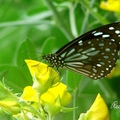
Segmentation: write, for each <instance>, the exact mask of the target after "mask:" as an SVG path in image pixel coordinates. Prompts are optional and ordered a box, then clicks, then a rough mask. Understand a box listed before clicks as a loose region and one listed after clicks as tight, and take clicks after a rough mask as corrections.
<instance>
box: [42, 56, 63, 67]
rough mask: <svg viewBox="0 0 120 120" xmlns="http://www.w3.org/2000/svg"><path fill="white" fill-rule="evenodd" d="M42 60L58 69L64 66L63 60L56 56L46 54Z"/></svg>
mask: <svg viewBox="0 0 120 120" xmlns="http://www.w3.org/2000/svg"><path fill="white" fill-rule="evenodd" d="M43 59H44V60H46V61H47V62H48V63H50V65H51V66H52V67H56V68H59V67H64V66H65V63H64V60H63V59H62V58H61V57H58V56H57V55H56V54H46V55H44V56H43Z"/></svg>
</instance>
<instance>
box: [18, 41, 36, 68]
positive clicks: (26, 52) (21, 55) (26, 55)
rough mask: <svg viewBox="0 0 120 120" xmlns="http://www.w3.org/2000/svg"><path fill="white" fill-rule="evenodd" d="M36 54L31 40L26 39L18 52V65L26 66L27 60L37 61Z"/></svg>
mask: <svg viewBox="0 0 120 120" xmlns="http://www.w3.org/2000/svg"><path fill="white" fill-rule="evenodd" d="M36 58H37V56H36V52H35V48H34V46H33V44H32V42H31V41H30V40H29V39H26V41H24V42H23V43H22V44H21V45H20V48H19V50H18V55H17V65H18V66H20V67H21V66H22V65H24V63H25V62H24V60H25V59H36Z"/></svg>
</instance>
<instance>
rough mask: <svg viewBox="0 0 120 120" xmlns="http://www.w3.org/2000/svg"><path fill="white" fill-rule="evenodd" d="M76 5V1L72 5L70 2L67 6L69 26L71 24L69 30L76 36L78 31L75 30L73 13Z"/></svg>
mask: <svg viewBox="0 0 120 120" xmlns="http://www.w3.org/2000/svg"><path fill="white" fill-rule="evenodd" d="M76 6H77V2H76V3H75V4H74V5H73V6H72V4H71V5H70V6H69V11H70V15H69V16H70V26H71V31H72V34H73V35H74V37H78V32H77V27H76V23H75V14H74V10H75V8H76Z"/></svg>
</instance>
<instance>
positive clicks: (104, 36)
mask: <svg viewBox="0 0 120 120" xmlns="http://www.w3.org/2000/svg"><path fill="white" fill-rule="evenodd" d="M102 37H103V38H107V37H110V35H109V34H104V35H102Z"/></svg>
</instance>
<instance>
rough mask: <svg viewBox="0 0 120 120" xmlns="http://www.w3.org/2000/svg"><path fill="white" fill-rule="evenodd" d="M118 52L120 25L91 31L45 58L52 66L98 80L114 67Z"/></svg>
mask: <svg viewBox="0 0 120 120" xmlns="http://www.w3.org/2000/svg"><path fill="white" fill-rule="evenodd" d="M119 49H120V22H118V23H112V24H108V25H105V26H102V27H99V28H97V29H94V30H91V31H89V32H87V33H85V34H83V35H82V36H80V37H78V38H76V39H75V40H73V41H71V42H69V43H68V44H66V45H65V46H63V47H62V48H60V49H59V50H58V51H57V52H55V53H54V54H50V55H49V54H48V55H46V56H45V57H44V59H45V60H47V61H48V62H49V63H50V64H51V65H52V66H53V67H57V68H59V67H64V68H66V69H69V70H72V71H74V72H77V73H80V74H83V75H86V76H88V77H90V78H92V79H101V78H104V77H106V76H107V75H108V74H109V73H110V72H111V70H112V69H113V68H114V67H115V64H116V61H117V59H118V51H119Z"/></svg>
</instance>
